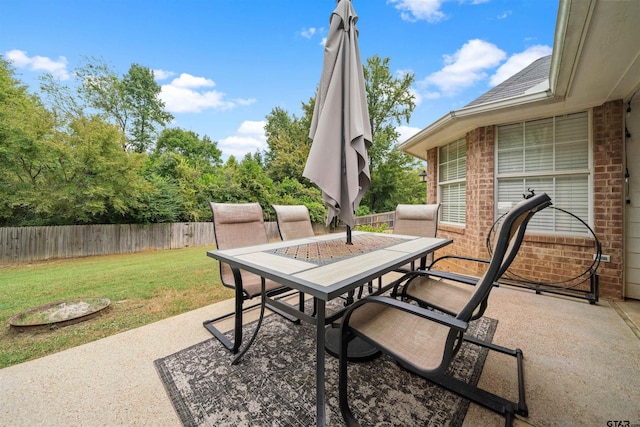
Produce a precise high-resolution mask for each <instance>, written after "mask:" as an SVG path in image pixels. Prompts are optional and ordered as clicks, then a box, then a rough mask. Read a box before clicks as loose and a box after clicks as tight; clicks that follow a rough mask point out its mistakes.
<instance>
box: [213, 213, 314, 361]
mask: <svg viewBox="0 0 640 427" xmlns="http://www.w3.org/2000/svg"><path fill="white" fill-rule="evenodd" d="M212 210H213V206H212ZM213 227H214V236H215V241H216V247H217V246H218V238H217V235H216V233H215V222H214V223H213ZM230 267H231V271H232V273H233V279H234V284H233V285H231V284H228V283H226V282H225V280H224V278H223V277H222V265H221V266H220V279H221V282H222V285H223V286H225V287H227V288H231V289H234V291H235V295H234V301H235V308H234V311H233V312H229V313H225V314H223V315H221V316H218V317H215V318H213V319H209V320H205V321H204V322H202V325H203V326H204V327H205V329H206V330H208V331H209V332H210V333H211V334H212V335H213V336H215V337H216V338H217V339H218V341H220V343H222V345H223V346H225V348H227V349H228V350H230V351H231V352H232V353H233V354H237V353H238V351H239V349H240V346H241V345H242V336H243V334H242V325H243V312H244V311H246V310H251V309H254V308H256V307H261V310H263V309H264V305H262V304H261V303H260V302H257V303H255V304H252V305H249V306H247V307H244V302H245V301H247V300H250V299H253V298H254V297H256V296H260V295H261V294H260V293H256V294H253V295H251V294H249V293H248V292H247V291H246V290H245V289H244V287H243V286H242V274H241V273H240V269H239V268H237V267H234V266H230ZM261 282H262V283H261V284H262V288H264V287H265V279H264V277H261ZM296 293H297V294H299V301H298V303H299V307H298V309H297V310H295V309H294V310H288V311H289V312H290V313H289V312H285V311H283V310H281V309H280V308H278V307H275V306H273V305H271V304H269V303H267V304H265V305H266V307H267V308H268V309H269V310H271V311H273V312H275V313H277V314H279V315H280V316H282V317H284V318H285V319H287V320H289V321H291V322H293V323H300V317H299V316H296V315H295V314H291V313H302V314H304V294H303V293H301V292H298V291H295V290H292V289H290V288H287V287H284V286H283V287H281V288H277V289H273V290H271V291H269V292H264V294H265V295H266V296H268V297H269V298H274V299H276V298H275V297H278V298H277V299H278V300H282V299H284V298H288V297H290V296H293V295H295V294H296ZM280 304H282V305H284V306H289V305H290V304H288V303H285V302H280ZM298 310H299V311H298ZM231 316H234V317H235V319H234V329H233V331H234V333H233V341H231V340H230V339H229V338H227V336H226V335H225V334H224V333H223V332H222V331H220V330H219V329H218V328H216V327H215V326H214V323H216V322H219V321H221V320H224V319H227V318H229V317H231ZM262 317H263V313H261V314H260V319H262ZM250 345H251V343H249V345H248V346H247V348H248V347H249V346H250ZM241 357H242V354H239V355H238V356H237V357H236V358H235V359H234V361H233V362H232V363H234V364H235V363H237V361H239V360H240V358H241Z"/></svg>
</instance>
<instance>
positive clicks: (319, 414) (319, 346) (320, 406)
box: [316, 298, 327, 427]
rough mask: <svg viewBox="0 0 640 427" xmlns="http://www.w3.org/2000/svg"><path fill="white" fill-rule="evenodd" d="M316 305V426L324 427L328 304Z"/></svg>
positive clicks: (318, 301)
mask: <svg viewBox="0 0 640 427" xmlns="http://www.w3.org/2000/svg"><path fill="white" fill-rule="evenodd" d="M316 304H317V313H316V425H317V426H322V427H324V425H325V424H326V419H327V414H326V410H325V405H324V401H325V397H324V396H325V390H324V375H325V373H324V334H325V329H324V328H325V324H324V322H325V317H326V311H325V308H326V302H325V301H323V300H321V299H319V298H316Z"/></svg>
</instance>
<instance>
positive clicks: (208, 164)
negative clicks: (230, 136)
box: [153, 128, 222, 171]
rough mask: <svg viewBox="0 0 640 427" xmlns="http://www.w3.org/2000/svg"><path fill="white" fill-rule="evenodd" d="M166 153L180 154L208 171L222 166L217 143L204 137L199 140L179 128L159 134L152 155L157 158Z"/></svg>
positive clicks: (192, 133)
mask: <svg viewBox="0 0 640 427" xmlns="http://www.w3.org/2000/svg"><path fill="white" fill-rule="evenodd" d="M167 152H172V153H176V154H180V155H182V156H184V157H185V158H186V159H187V160H188V161H190V162H191V163H192V164H193V165H200V166H202V167H204V168H206V169H207V170H209V171H210V170H212V169H213V168H214V167H215V166H220V165H221V164H222V159H221V156H222V152H221V151H220V150H219V149H218V143H217V142H214V141H211V139H210V138H209V137H208V136H206V135H205V136H204V137H203V138H202V139H200V137H199V136H198V134H197V133H195V132H193V131H187V130H184V129H180V128H169V129H164V130H163V131H162V133H161V134H160V137H159V138H158V141H157V142H156V146H155V149H154V151H153V153H154V155H155V156H157V155H160V154H163V153H167Z"/></svg>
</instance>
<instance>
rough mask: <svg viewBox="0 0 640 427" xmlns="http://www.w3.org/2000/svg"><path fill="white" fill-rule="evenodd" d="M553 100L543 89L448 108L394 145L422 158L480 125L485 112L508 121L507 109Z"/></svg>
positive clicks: (509, 118) (515, 109)
mask: <svg viewBox="0 0 640 427" xmlns="http://www.w3.org/2000/svg"><path fill="white" fill-rule="evenodd" d="M553 99H554V97H553V94H552V93H551V90H549V89H546V90H544V91H540V92H534V93H527V94H524V95H519V96H514V97H511V98H505V99H501V100H498V101H494V102H487V103H484V104H480V105H474V106H470V107H465V108H462V109H460V110H455V111H451V112H449V113H448V114H446V115H444V116H442V117H441V118H440V119H438V120H436V121H435V122H433V123H432V124H431V125H429V126H428V127H426V128H424V129H422V130H421V131H420V132H418V133H417V134H415V135H413V136H412V137H411V138H409V139H407V140H406V141H405V142H403V143H402V144H400V145H399V146H398V148H399V149H400V150H401V151H403V152H405V153H407V154H410V155H413V156H416V157H419V158H422V159H425V160H426V153H427V151H428V150H430V149H432V148H435V147H438V146H440V145H443V144H445V143H447V142H451V141H453V140H455V139H457V138H460V137H462V136H464V135H465V134H466V133H467V132H469V131H471V130H473V129H475V128H476V127H478V126H481V124H479V121H481V120H480V119H482V118H485V117H486V116H487V115H492V114H500V115H501V122H508V121H511V117H510V116H511V115H510V111H519V110H521V108H520V107H522V106H525V105H527V106H531V105H532V104H536V103H546V102H548V101H550V100H553Z"/></svg>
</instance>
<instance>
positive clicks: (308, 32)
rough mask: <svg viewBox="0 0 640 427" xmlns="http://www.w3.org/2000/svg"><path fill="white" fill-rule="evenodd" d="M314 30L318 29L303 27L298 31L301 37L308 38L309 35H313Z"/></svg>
mask: <svg viewBox="0 0 640 427" xmlns="http://www.w3.org/2000/svg"><path fill="white" fill-rule="evenodd" d="M316 31H318V30H317V29H316V28H313V27H311V28H303V29H302V31H300V34H301V35H302V37H304V38H306V39H310V38H311V37H313V35H314V34H315V33H316Z"/></svg>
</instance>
